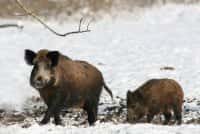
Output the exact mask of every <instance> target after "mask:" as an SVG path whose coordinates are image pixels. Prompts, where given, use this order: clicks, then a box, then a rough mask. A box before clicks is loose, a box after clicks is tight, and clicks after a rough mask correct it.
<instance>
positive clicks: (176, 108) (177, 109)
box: [173, 105, 182, 125]
mask: <svg viewBox="0 0 200 134" xmlns="http://www.w3.org/2000/svg"><path fill="white" fill-rule="evenodd" d="M173 110H174V115H175V119H176V121H177V124H178V125H180V124H181V123H182V107H181V106H180V107H179V105H174V106H173Z"/></svg>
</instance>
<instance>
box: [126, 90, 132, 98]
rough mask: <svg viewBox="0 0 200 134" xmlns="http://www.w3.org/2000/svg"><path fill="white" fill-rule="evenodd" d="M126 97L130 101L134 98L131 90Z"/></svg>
mask: <svg viewBox="0 0 200 134" xmlns="http://www.w3.org/2000/svg"><path fill="white" fill-rule="evenodd" d="M126 97H127V99H128V100H130V99H131V98H132V93H131V91H130V90H128V92H127V94H126Z"/></svg>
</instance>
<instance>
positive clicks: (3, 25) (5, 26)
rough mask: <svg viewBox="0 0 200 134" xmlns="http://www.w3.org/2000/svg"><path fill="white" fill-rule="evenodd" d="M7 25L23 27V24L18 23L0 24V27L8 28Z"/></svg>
mask: <svg viewBox="0 0 200 134" xmlns="http://www.w3.org/2000/svg"><path fill="white" fill-rule="evenodd" d="M9 27H16V28H18V29H23V28H24V26H22V25H19V24H0V28H9Z"/></svg>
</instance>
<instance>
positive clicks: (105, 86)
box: [103, 82, 113, 100]
mask: <svg viewBox="0 0 200 134" xmlns="http://www.w3.org/2000/svg"><path fill="white" fill-rule="evenodd" d="M103 87H104V88H105V90H106V91H107V92H108V93H109V95H110V97H111V98H112V100H113V93H112V91H111V90H110V89H109V88H108V86H107V85H106V84H105V82H104V83H103Z"/></svg>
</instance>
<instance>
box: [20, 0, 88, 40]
mask: <svg viewBox="0 0 200 134" xmlns="http://www.w3.org/2000/svg"><path fill="white" fill-rule="evenodd" d="M16 3H17V4H18V5H19V7H20V8H21V9H23V10H24V11H25V12H26V13H27V14H28V15H29V16H32V17H33V18H34V19H36V20H37V21H38V22H39V23H41V24H42V25H43V26H44V27H45V28H47V29H48V30H49V31H50V32H52V33H53V34H55V35H57V36H63V37H65V36H68V35H70V34H79V33H85V32H90V31H91V30H89V25H90V23H88V25H87V29H86V30H81V24H82V21H83V18H81V19H80V23H79V27H78V30H77V31H72V32H67V33H64V34H61V33H58V32H56V31H55V30H54V29H52V28H51V27H50V26H48V25H47V24H46V23H44V22H43V21H42V20H41V19H40V18H39V17H38V16H37V15H36V14H34V13H33V12H32V11H30V10H29V9H27V8H26V7H25V6H24V5H23V4H22V3H21V1H20V0H16Z"/></svg>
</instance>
